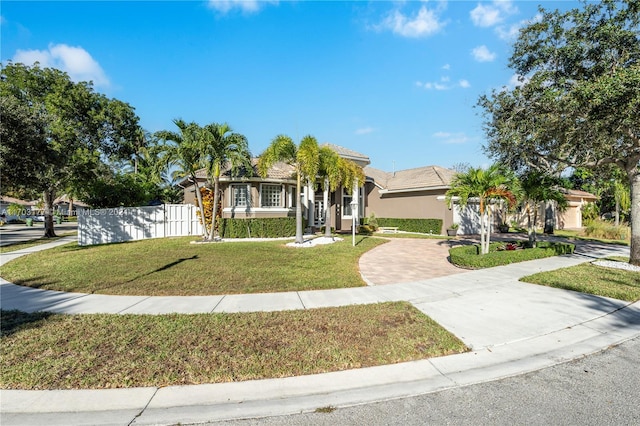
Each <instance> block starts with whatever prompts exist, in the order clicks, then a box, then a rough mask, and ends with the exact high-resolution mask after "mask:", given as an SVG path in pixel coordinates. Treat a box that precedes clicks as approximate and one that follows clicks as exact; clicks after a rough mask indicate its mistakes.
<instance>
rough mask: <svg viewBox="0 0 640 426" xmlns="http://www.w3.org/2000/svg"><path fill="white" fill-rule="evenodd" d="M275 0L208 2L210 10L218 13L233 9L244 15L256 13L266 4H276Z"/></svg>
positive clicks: (222, 0) (216, 0)
mask: <svg viewBox="0 0 640 426" xmlns="http://www.w3.org/2000/svg"><path fill="white" fill-rule="evenodd" d="M277 3H278V1H275V0H209V2H208V4H209V7H210V8H211V9H214V10H217V11H218V12H220V13H223V14H225V13H228V12H230V11H231V10H233V9H239V10H240V11H242V12H244V13H255V12H258V11H259V10H260V9H261V8H262V7H263V6H264V5H266V4H277Z"/></svg>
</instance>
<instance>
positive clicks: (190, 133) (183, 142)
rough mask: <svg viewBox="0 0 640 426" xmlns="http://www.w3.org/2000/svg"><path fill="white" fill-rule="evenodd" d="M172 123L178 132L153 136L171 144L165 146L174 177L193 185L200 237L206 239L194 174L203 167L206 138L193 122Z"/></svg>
mask: <svg viewBox="0 0 640 426" xmlns="http://www.w3.org/2000/svg"><path fill="white" fill-rule="evenodd" d="M173 122H174V124H175V125H176V126H177V127H178V132H172V131H168V130H162V131H159V132H156V134H155V135H156V136H157V137H158V138H159V139H161V140H163V141H169V142H173V145H168V146H167V151H166V161H167V164H169V165H171V166H174V167H177V168H178V169H177V170H176V172H177V173H176V176H181V177H186V178H188V179H189V181H191V182H192V183H193V185H194V188H195V192H196V198H197V200H198V211H199V212H200V220H201V222H202V229H203V231H202V233H203V235H202V236H203V238H208V237H209V230H208V229H207V225H206V223H205V220H204V218H205V216H204V208H203V206H204V204H203V202H202V194H201V192H200V185H199V184H198V178H197V176H196V172H197V171H198V170H199V169H201V168H203V167H204V166H205V160H206V151H207V150H206V143H205V142H206V138H205V137H204V132H203V129H202V127H200V126H199V125H198V124H196V123H194V122H191V123H186V122H185V121H184V120H182V119H175V120H173Z"/></svg>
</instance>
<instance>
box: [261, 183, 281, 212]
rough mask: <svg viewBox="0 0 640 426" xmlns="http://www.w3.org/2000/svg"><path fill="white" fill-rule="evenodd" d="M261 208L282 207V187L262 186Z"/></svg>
mask: <svg viewBox="0 0 640 426" xmlns="http://www.w3.org/2000/svg"><path fill="white" fill-rule="evenodd" d="M260 206H261V207H282V185H266V184H265V185H260Z"/></svg>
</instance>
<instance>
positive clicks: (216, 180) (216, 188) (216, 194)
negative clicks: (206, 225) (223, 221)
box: [209, 176, 220, 240]
mask: <svg viewBox="0 0 640 426" xmlns="http://www.w3.org/2000/svg"><path fill="white" fill-rule="evenodd" d="M219 202H220V177H219V176H214V177H213V206H212V207H211V209H212V212H211V232H210V233H209V239H210V240H218V239H219V237H218V232H217V229H216V224H217V223H218V203H219Z"/></svg>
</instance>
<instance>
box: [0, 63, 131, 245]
mask: <svg viewBox="0 0 640 426" xmlns="http://www.w3.org/2000/svg"><path fill="white" fill-rule="evenodd" d="M1 75H2V79H1V81H0V95H1V97H2V99H3V101H2V116H3V120H2V134H3V138H2V147H1V150H2V153H3V157H5V155H6V157H5V159H4V160H3V162H4V161H7V162H9V161H10V162H11V164H7V166H8V167H2V168H1V172H0V173H2V175H1V178H2V183H3V190H4V191H7V190H22V191H28V192H32V193H36V192H37V193H40V194H42V198H43V201H44V206H45V236H54V235H55V233H54V231H53V210H52V209H53V200H54V199H55V197H56V195H57V193H58V192H60V191H63V190H65V189H67V188H69V186H71V185H76V184H78V183H82V182H88V181H91V180H92V179H93V178H94V177H95V176H96V170H97V169H98V168H99V167H100V165H101V163H102V161H103V159H109V158H110V159H122V158H127V157H129V156H130V155H131V154H132V153H133V152H134V144H133V142H134V140H135V134H136V132H137V131H138V129H139V126H138V117H137V116H136V115H135V113H134V110H133V108H132V107H131V106H129V105H128V104H126V103H124V102H121V101H119V100H116V99H109V98H107V97H106V96H104V95H102V94H100V93H96V92H94V90H93V86H92V83H90V82H79V83H76V82H73V81H71V79H70V78H69V76H68V75H67V74H66V73H64V72H62V71H60V70H57V69H54V68H40V67H39V65H38V64H36V65H34V66H33V67H29V66H26V65H23V64H14V63H9V64H8V65H6V66H3V67H2V71H1ZM5 116H6V117H11V119H10V120H6V121H5V120H4V117H5ZM25 128H26V129H28V131H27V132H26V134H23V129H25ZM5 135H6V137H5ZM31 143H33V145H30V144H31ZM13 159H16V161H14V160H13ZM3 165H4V164H3ZM24 168H28V169H29V170H28V171H27V172H23V170H22V169H24Z"/></svg>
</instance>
